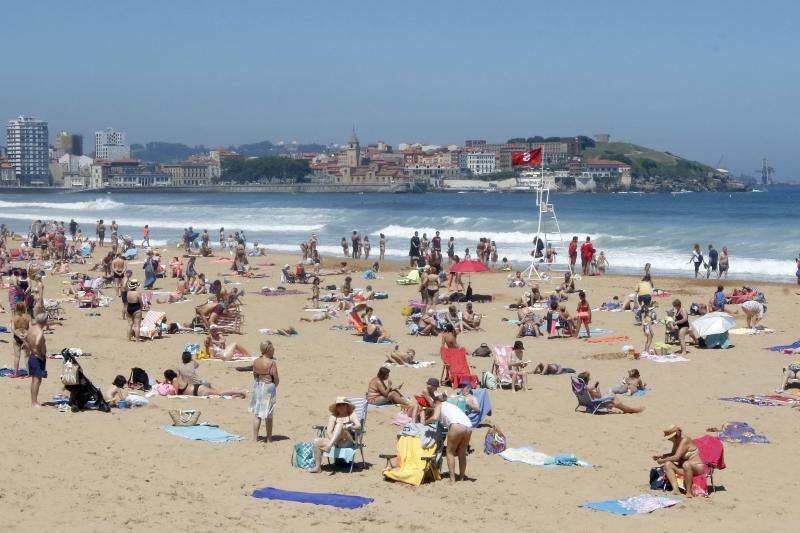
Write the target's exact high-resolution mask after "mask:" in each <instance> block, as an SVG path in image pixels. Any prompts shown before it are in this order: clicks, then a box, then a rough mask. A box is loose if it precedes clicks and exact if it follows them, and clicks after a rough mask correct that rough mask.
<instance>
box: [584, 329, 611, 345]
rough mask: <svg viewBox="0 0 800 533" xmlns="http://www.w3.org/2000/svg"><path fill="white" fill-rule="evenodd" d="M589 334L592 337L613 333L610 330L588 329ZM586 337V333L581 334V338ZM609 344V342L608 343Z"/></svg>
mask: <svg viewBox="0 0 800 533" xmlns="http://www.w3.org/2000/svg"><path fill="white" fill-rule="evenodd" d="M589 333H591V334H592V335H608V334H609V333H614V332H613V331H611V330H610V329H590V330H589ZM584 337H586V331H582V332H581V338H584ZM608 342H610V341H608Z"/></svg>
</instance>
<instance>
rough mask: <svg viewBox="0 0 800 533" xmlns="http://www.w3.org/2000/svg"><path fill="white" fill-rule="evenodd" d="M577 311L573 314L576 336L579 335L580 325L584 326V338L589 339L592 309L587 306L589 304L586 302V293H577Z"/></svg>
mask: <svg viewBox="0 0 800 533" xmlns="http://www.w3.org/2000/svg"><path fill="white" fill-rule="evenodd" d="M578 298H579V301H578V309H577V312H576V313H575V330H576V333H577V334H578V336H580V334H581V324H584V325H585V326H586V337H587V338H588V337H591V336H592V334H591V332H590V331H589V324H591V323H592V307H591V306H590V305H589V302H588V301H587V300H586V293H585V292H583V291H580V292H579V293H578Z"/></svg>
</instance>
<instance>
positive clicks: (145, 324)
mask: <svg viewBox="0 0 800 533" xmlns="http://www.w3.org/2000/svg"><path fill="white" fill-rule="evenodd" d="M165 316H167V314H166V313H163V312H161V311H152V310H151V311H148V312H147V313H146V314H145V315H144V317H142V323H141V325H140V326H139V337H140V338H141V337H147V338H149V339H153V338H155V336H156V335H158V331H159V329H160V327H161V321H162V320H164V317H165Z"/></svg>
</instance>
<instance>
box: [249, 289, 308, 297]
mask: <svg viewBox="0 0 800 533" xmlns="http://www.w3.org/2000/svg"><path fill="white" fill-rule="evenodd" d="M259 294H260V295H261V296H290V295H292V294H305V293H304V292H303V291H298V290H297V289H287V290H285V291H262V292H259Z"/></svg>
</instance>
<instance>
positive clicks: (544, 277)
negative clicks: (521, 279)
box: [524, 172, 575, 281]
mask: <svg viewBox="0 0 800 533" xmlns="http://www.w3.org/2000/svg"><path fill="white" fill-rule="evenodd" d="M530 182H531V187H532V188H533V189H534V191H535V192H536V211H537V213H538V217H537V219H538V220H537V223H536V234H535V235H534V237H533V251H532V252H531V257H532V258H531V264H530V266H529V267H528V268H527V269H526V270H525V272H524V274H527V277H528V280H532V279H535V280H537V281H549V280H551V279H563V278H564V274H565V273H567V272H569V273H570V274H571V275H573V276H574V275H575V272H573V270H572V265H571V264H570V262H569V250H568V248H567V247H568V244H567V243H566V242H565V241H564V237H563V235H562V234H561V227H560V226H559V225H558V217H557V216H556V209H555V206H554V205H553V204H552V203H551V202H550V189H551V188H553V187H554V185H555V184H554V182H553V180H551V179H548V180H545V178H544V172H541V173H540V174H539V176H534V177H532V178H531V179H530ZM548 249H549V250H550V253H551V255H553V259H552V262H548Z"/></svg>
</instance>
